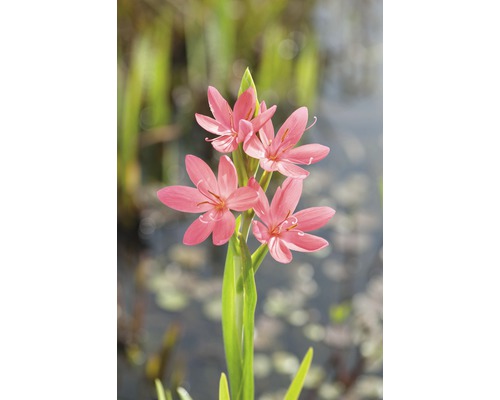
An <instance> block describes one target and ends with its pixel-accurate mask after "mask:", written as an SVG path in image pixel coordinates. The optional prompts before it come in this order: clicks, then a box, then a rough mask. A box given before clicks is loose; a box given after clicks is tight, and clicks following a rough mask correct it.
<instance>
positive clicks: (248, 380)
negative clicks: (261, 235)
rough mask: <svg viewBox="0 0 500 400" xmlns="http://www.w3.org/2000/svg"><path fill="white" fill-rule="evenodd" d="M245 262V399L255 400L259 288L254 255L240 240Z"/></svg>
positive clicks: (243, 383)
mask: <svg viewBox="0 0 500 400" xmlns="http://www.w3.org/2000/svg"><path fill="white" fill-rule="evenodd" d="M240 246H241V257H242V264H243V382H242V386H243V392H242V395H243V397H242V398H243V400H254V379H253V334H254V318H255V306H256V305H257V288H256V287H255V279H254V273H253V268H252V257H251V255H250V251H249V250H248V246H247V244H246V242H245V241H244V240H241V241H240Z"/></svg>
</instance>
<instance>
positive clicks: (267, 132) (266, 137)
mask: <svg viewBox="0 0 500 400" xmlns="http://www.w3.org/2000/svg"><path fill="white" fill-rule="evenodd" d="M266 110H267V106H266V102H265V101H263V102H262V103H261V104H260V112H261V113H264V112H265V111H266ZM254 130H255V131H257V130H256V129H254ZM259 137H260V140H261V141H262V144H263V145H264V147H268V146H269V145H270V144H271V142H272V141H273V139H274V127H273V121H272V119H269V120H268V121H267V122H266V123H265V124H264V125H263V126H262V129H261V130H260V133H259Z"/></svg>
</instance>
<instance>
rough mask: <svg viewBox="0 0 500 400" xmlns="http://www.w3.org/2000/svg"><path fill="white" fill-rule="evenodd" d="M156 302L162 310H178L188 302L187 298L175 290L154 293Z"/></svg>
mask: <svg viewBox="0 0 500 400" xmlns="http://www.w3.org/2000/svg"><path fill="white" fill-rule="evenodd" d="M156 303H157V304H158V306H159V307H161V308H163V309H164V310H167V311H179V310H182V309H183V308H185V307H186V306H187V305H188V304H189V299H188V297H187V296H186V295H185V294H184V293H182V292H179V291H177V290H164V291H161V292H159V293H158V294H157V295H156Z"/></svg>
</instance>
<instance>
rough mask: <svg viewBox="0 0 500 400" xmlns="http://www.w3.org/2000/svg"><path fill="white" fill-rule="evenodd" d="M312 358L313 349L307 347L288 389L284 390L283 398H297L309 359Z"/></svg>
mask: <svg viewBox="0 0 500 400" xmlns="http://www.w3.org/2000/svg"><path fill="white" fill-rule="evenodd" d="M312 358H313V349H312V347H309V350H307V353H306V355H305V357H304V359H303V360H302V363H301V364H300V367H299V370H298V371H297V374H296V375H295V378H293V381H292V383H291V384H290V387H289V389H288V391H287V392H286V395H285V398H284V399H283V400H297V399H298V398H299V396H300V392H301V391H302V386H304V380H305V379H306V375H307V371H309V367H310V366H311V361H312Z"/></svg>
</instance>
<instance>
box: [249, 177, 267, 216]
mask: <svg viewBox="0 0 500 400" xmlns="http://www.w3.org/2000/svg"><path fill="white" fill-rule="evenodd" d="M248 186H250V187H251V188H252V189H254V190H255V191H256V192H257V194H258V195H259V198H258V200H257V202H256V203H255V205H254V206H253V209H254V211H255V214H257V216H258V217H259V218H260V219H261V220H262V221H264V222H265V223H266V224H268V225H269V224H270V223H271V219H270V215H269V201H268V200H267V196H266V194H265V193H264V190H262V188H261V187H260V185H259V183H258V182H257V181H256V180H255V178H254V177H251V178H250V179H249V180H248Z"/></svg>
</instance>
